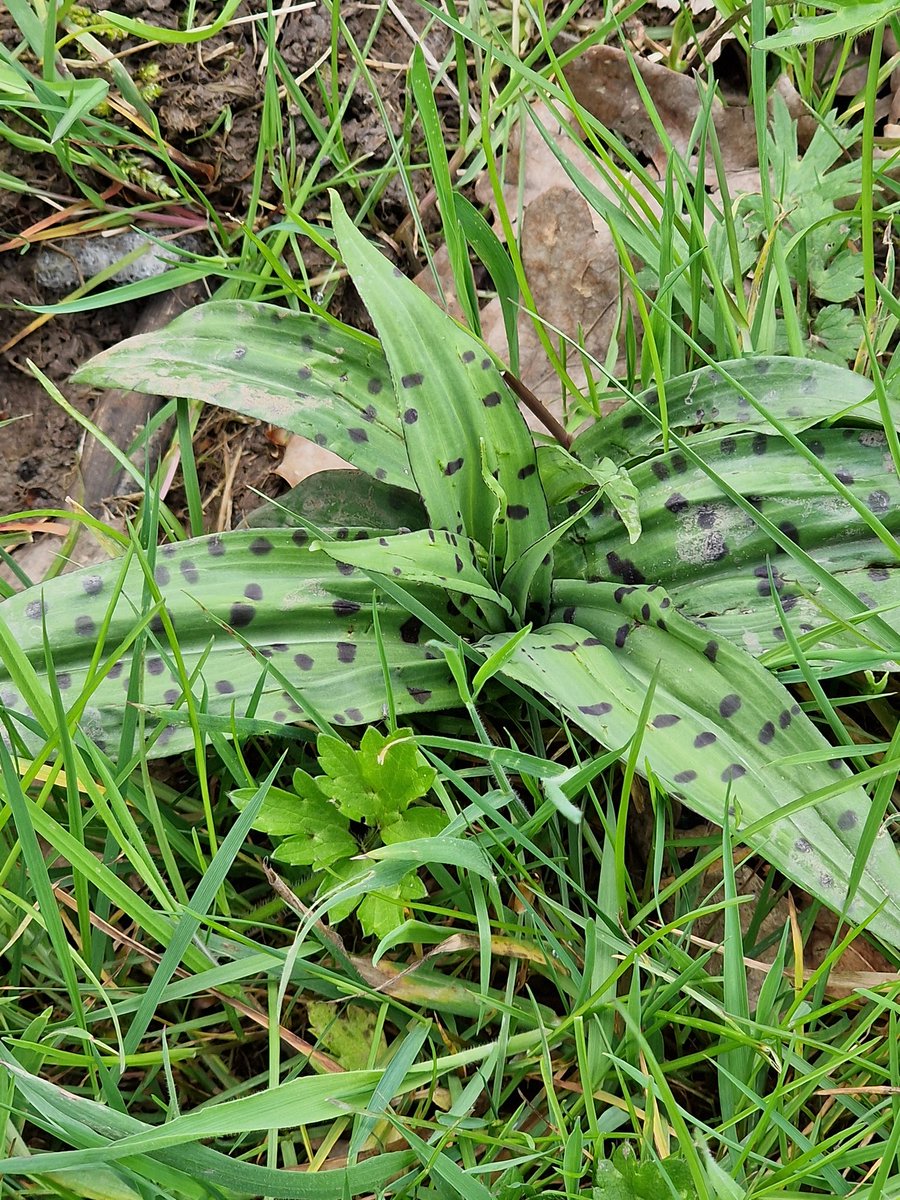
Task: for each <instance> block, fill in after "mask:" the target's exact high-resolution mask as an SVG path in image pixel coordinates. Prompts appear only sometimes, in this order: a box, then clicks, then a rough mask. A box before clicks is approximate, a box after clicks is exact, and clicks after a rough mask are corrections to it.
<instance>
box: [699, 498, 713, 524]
mask: <svg viewBox="0 0 900 1200" xmlns="http://www.w3.org/2000/svg"><path fill="white" fill-rule="evenodd" d="M715 523H716V510H715V509H714V508H712V507H711V506H710V505H709V504H701V505H700V507H699V508H698V509H697V524H698V525H699V526H700V528H701V529H712V528H713V527H714V526H715Z"/></svg>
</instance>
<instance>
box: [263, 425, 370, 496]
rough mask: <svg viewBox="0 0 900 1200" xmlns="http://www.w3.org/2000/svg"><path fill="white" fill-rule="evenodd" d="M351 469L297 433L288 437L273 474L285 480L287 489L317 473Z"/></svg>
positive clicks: (348, 465)
mask: <svg viewBox="0 0 900 1200" xmlns="http://www.w3.org/2000/svg"><path fill="white" fill-rule="evenodd" d="M351 469H352V468H351V466H350V463H348V462H345V461H344V460H343V459H342V458H338V456H337V455H336V454H334V453H332V451H331V450H326V449H325V447H324V446H317V445H316V443H315V442H313V441H310V439H309V438H305V437H301V436H300V434H299V433H292V434H291V435H290V436H289V437H288V439H287V442H286V443H285V447H284V455H283V457H282V459H281V462H280V463H279V464H278V466H277V467H275V468H274V470H275V474H276V475H280V476H281V478H282V479H284V480H286V482H287V484H288V486H289V487H296V486H297V484H298V483H302V482H303V480H304V479H308V478H309V476H310V475H316V474H317V473H318V472H319V471H349V470H351Z"/></svg>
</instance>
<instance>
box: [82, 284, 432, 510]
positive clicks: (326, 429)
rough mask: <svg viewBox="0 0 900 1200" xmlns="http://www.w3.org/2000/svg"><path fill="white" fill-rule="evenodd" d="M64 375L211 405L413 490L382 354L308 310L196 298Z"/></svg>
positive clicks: (366, 341)
mask: <svg viewBox="0 0 900 1200" xmlns="http://www.w3.org/2000/svg"><path fill="white" fill-rule="evenodd" d="M73 378H74V379H75V380H76V381H77V382H79V383H90V384H92V385H95V386H97V387H123V388H129V389H131V390H133V391H136V392H151V393H153V394H159V395H163V396H185V397H188V398H190V399H194V400H204V401H206V402H207V403H208V404H218V405H219V406H220V407H222V408H227V409H230V410H231V411H233V412H239V413H243V414H244V415H245V416H249V417H257V418H259V420H261V421H268V422H269V423H270V424H272V425H279V426H281V428H283V429H289V430H291V431H292V432H293V433H300V434H303V436H304V437H308V438H312V439H313V440H314V441H315V442H317V443H318V445H320V446H326V447H327V448H328V449H329V450H333V451H334V453H335V454H337V455H339V456H340V457H341V458H344V459H346V460H347V462H350V463H353V464H354V466H356V467H358V468H359V469H360V470H361V471H365V472H367V474H369V475H372V476H373V477H374V478H375V479H379V480H384V481H385V482H386V483H391V484H394V485H395V486H396V487H402V488H406V489H408V490H409V489H412V488H414V484H413V480H412V474H411V472H410V469H409V460H408V459H407V456H406V449H405V447H404V444H403V437H402V435H401V433H400V428H399V422H398V420H397V412H396V406H395V404H394V399H393V392H392V390H391V381H390V375H389V374H388V370H387V364H386V363H385V360H384V356H383V354H382V353H381V351H380V350H379V349H378V347H377V345H375V344H373V342H372V339H371V338H366V337H364V336H363V335H362V334H360V333H357V332H356V331H355V330H351V329H345V328H343V327H342V326H340V325H338V324H336V323H332V322H330V321H326V320H324V319H323V318H321V317H317V316H313V315H312V314H310V313H290V312H288V311H287V310H286V309H283V308H275V307H273V306H272V305H268V304H256V303H250V302H246V301H242V300H221V301H213V302H211V303H209V304H201V305H199V306H198V307H197V308H192V309H191V310H190V311H189V312H186V313H184V314H183V315H182V316H180V317H176V319H175V320H174V321H172V322H171V323H170V324H169V325H167V326H166V327H165V329H160V330H156V331H155V332H153V333H143V334H139V335H138V336H137V337H132V338H128V339H127V340H126V341H124V342H120V343H119V344H118V345H117V346H112V347H111V348H110V349H109V350H104V351H103V352H102V354H98V355H97V356H96V358H92V359H91V361H90V362H89V363H87V364H85V366H83V367H80V368H79V370H78V371H76V373H75V375H74V377H73Z"/></svg>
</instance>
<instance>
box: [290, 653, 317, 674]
mask: <svg viewBox="0 0 900 1200" xmlns="http://www.w3.org/2000/svg"><path fill="white" fill-rule="evenodd" d="M294 662H295V663H296V664H297V666H298V667H299V668H300V670H301V671H311V670H312V669H313V665H314V664H313V660H312V659H311V658H310V656H309V655H308V654H295V655H294Z"/></svg>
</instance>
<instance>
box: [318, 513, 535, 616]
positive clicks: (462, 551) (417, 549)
mask: <svg viewBox="0 0 900 1200" xmlns="http://www.w3.org/2000/svg"><path fill="white" fill-rule="evenodd" d="M312 547H313V549H316V550H321V551H322V553H324V554H327V555H329V556H330V557H331V558H334V559H336V560H343V561H344V562H347V563H352V564H353V566H356V567H362V568H363V569H364V570H367V571H377V572H379V574H381V575H388V576H390V577H391V578H393V579H395V580H396V581H397V583H400V584H403V583H406V582H412V583H425V584H431V585H432V586H434V587H438V588H446V590H447V591H449V592H451V593H452V594H453V602H454V604H456V603H457V602H459V603H460V608H461V609H462V611H463V613H464V614H465V615H466V616H467V617H469V618H470V619H471V620H473V621H474V622H475V623H476V624H477V625H479V626H482V627H483V628H485V629H487V630H491V631H493V632H498V631H499V630H500V629H502V628H503V627H504V617H508V616H509V614H510V612H511V611H512V610H511V606H510V603H509V601H508V600H507V599H506V597H505V596H502V595H500V593H499V592H497V591H496V590H495V589H494V588H493V587H492V586H491V584H490V583H489V582H488V580H487V579H486V578H485V576H484V571H483V568H484V566H486V560H487V554H486V552H485V551H484V549H483V548H482V547H481V546H479V545H478V544H477V543H476V542H473V541H472V539H471V538H467V537H461V536H459V535H458V534H455V533H448V532H447V530H446V529H437V530H435V529H419V530H416V531H415V532H414V533H398V534H395V535H394V536H392V537H379V538H367V539H365V540H360V541H352V542H340V543H335V542H313V543H312Z"/></svg>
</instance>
